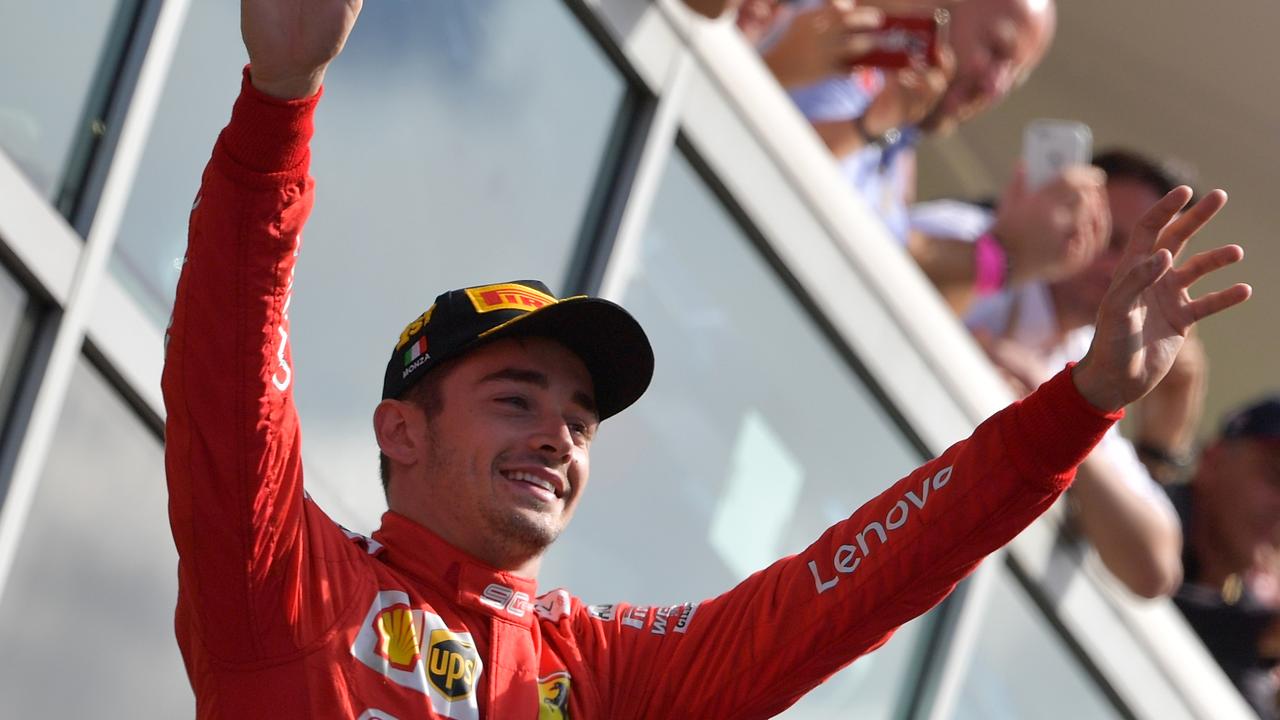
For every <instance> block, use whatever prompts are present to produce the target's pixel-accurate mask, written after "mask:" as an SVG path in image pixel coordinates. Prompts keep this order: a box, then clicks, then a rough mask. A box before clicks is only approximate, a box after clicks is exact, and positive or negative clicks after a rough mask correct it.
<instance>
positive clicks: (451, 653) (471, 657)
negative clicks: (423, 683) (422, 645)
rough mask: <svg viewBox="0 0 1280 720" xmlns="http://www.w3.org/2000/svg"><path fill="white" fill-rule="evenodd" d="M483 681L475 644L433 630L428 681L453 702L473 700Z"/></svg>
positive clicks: (428, 651) (446, 631) (445, 631)
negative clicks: (478, 683)
mask: <svg viewBox="0 0 1280 720" xmlns="http://www.w3.org/2000/svg"><path fill="white" fill-rule="evenodd" d="M479 677H480V654H479V653H477V652H476V647H475V645H474V644H472V642H471V636H470V635H468V636H467V637H465V638H463V637H462V636H461V635H458V634H456V633H453V632H450V631H449V630H432V631H431V638H430V645H429V646H428V648H427V680H429V681H430V682H431V687H432V688H433V689H435V690H436V691H438V692H439V693H440V694H441V695H443V696H444V697H445V699H447V700H448V701H449V702H457V701H459V700H465V699H467V698H469V697H472V696H473V695H474V694H475V690H476V680H477V679H479Z"/></svg>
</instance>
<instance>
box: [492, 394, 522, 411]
mask: <svg viewBox="0 0 1280 720" xmlns="http://www.w3.org/2000/svg"><path fill="white" fill-rule="evenodd" d="M496 400H497V402H499V403H501V404H503V405H509V406H511V407H513V408H518V409H520V410H528V409H529V401H528V399H526V398H525V397H523V396H521V395H504V396H502V397H500V398H497V399H496Z"/></svg>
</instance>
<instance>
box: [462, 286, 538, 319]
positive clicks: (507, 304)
mask: <svg viewBox="0 0 1280 720" xmlns="http://www.w3.org/2000/svg"><path fill="white" fill-rule="evenodd" d="M467 297H469V298H471V304H472V305H473V306H475V309H476V312H478V313H487V312H493V311H494V310H524V311H526V312H528V311H530V310H537V309H538V308H540V307H546V306H547V305H554V304H555V303H556V299H555V298H553V297H551V296H550V295H548V294H546V293H542V292H538V291H537V290H534V289H533V288H530V287H525V286H524V285H517V284H515V283H503V284H501V285H483V286H481V287H474V288H467Z"/></svg>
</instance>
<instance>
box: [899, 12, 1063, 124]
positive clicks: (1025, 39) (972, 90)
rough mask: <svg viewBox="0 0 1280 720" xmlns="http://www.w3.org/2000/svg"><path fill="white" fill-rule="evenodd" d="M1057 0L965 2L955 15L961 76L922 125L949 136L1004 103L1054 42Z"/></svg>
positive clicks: (953, 31) (955, 45) (954, 34)
mask: <svg viewBox="0 0 1280 720" xmlns="http://www.w3.org/2000/svg"><path fill="white" fill-rule="evenodd" d="M1053 29H1054V7H1053V0H964V1H963V2H960V3H957V4H956V5H955V6H954V7H953V8H952V11H951V29H950V44H951V49H952V51H953V52H954V53H955V60H956V71H955V77H954V79H953V80H952V81H951V84H950V86H948V88H947V92H946V94H944V95H943V97H942V100H941V101H939V103H938V106H937V108H936V109H935V110H934V111H933V113H932V114H931V115H930V117H929V118H927V119H926V120H925V121H924V122H923V123H922V126H923V127H924V129H925V130H930V131H946V130H949V129H951V128H953V127H954V126H955V125H956V124H958V123H962V122H965V121H967V120H970V119H971V118H973V117H974V116H975V115H978V114H979V113H981V112H983V111H984V110H986V109H987V108H990V107H991V106H993V105H995V104H996V103H998V102H1000V101H1001V100H1002V99H1004V97H1005V96H1006V95H1008V94H1009V92H1010V91H1011V90H1013V88H1014V87H1015V86H1016V85H1017V84H1018V82H1019V81H1020V80H1021V79H1022V78H1023V77H1025V76H1026V75H1027V74H1029V73H1030V72H1031V70H1032V69H1033V68H1034V67H1035V66H1036V64H1038V63H1039V62H1040V58H1041V57H1043V55H1044V53H1045V51H1046V50H1047V49H1048V47H1049V44H1050V43H1051V42H1052V40H1053Z"/></svg>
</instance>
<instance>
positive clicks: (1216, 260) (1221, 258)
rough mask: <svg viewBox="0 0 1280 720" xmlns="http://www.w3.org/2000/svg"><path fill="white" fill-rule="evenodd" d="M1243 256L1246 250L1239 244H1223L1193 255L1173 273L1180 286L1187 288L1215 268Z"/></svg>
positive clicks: (1238, 260) (1229, 263)
mask: <svg viewBox="0 0 1280 720" xmlns="http://www.w3.org/2000/svg"><path fill="white" fill-rule="evenodd" d="M1243 258H1244V250H1243V249H1242V248H1241V247H1240V246H1239V245H1223V246H1222V247H1219V248H1214V249H1212V250H1206V251H1204V252H1202V253H1197V254H1196V255H1193V256H1192V257H1191V258H1190V259H1189V260H1187V261H1186V262H1185V263H1183V264H1182V266H1181V267H1179V268H1178V269H1177V270H1175V271H1173V273H1171V274H1172V275H1173V277H1174V280H1175V282H1176V283H1177V284H1178V287H1181V288H1187V287H1190V286H1191V285H1192V284H1193V283H1195V282H1196V281H1197V280H1199V279H1200V278H1202V277H1204V276H1205V275H1208V274H1209V273H1211V272H1213V271H1214V270H1218V269H1221V268H1224V267H1226V266H1228V265H1232V264H1234V263H1237V262H1240V260H1241V259H1243Z"/></svg>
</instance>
